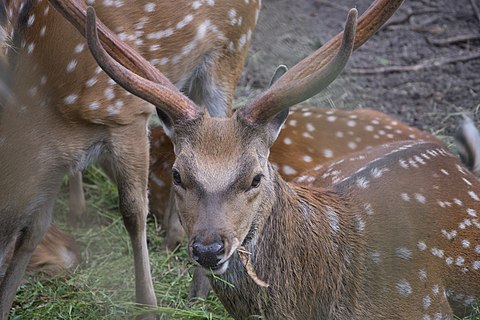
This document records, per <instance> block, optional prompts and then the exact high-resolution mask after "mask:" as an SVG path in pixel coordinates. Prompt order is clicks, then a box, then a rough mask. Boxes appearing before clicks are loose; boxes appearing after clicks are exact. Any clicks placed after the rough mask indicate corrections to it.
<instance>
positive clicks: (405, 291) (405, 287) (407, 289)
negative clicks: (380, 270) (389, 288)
mask: <svg viewBox="0 0 480 320" xmlns="http://www.w3.org/2000/svg"><path fill="white" fill-rule="evenodd" d="M396 286H397V289H398V292H399V293H400V294H401V295H402V296H405V297H407V296H409V295H410V294H411V293H412V286H411V285H410V283H408V281H407V280H405V279H401V280H400V281H398V282H397V285H396Z"/></svg>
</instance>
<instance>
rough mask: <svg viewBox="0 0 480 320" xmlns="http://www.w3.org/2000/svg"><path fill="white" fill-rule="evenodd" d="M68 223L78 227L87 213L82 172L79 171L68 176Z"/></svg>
mask: <svg viewBox="0 0 480 320" xmlns="http://www.w3.org/2000/svg"><path fill="white" fill-rule="evenodd" d="M68 189H69V191H68V205H69V208H70V213H69V215H68V223H69V224H70V225H71V226H72V227H75V228H78V227H79V226H80V224H81V223H82V221H83V216H84V215H85V208H86V206H85V194H84V193H83V183H82V173H81V172H80V171H79V172H77V173H75V174H73V175H71V176H70V177H69V178H68Z"/></svg>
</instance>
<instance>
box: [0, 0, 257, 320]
mask: <svg viewBox="0 0 480 320" xmlns="http://www.w3.org/2000/svg"><path fill="white" fill-rule="evenodd" d="M87 2H88V3H89V4H93V5H95V7H96V9H97V10H98V13H99V15H100V16H101V17H102V19H104V21H106V23H107V25H108V27H109V28H110V29H112V30H114V32H112V31H110V29H109V28H107V27H106V26H105V25H103V24H100V25H99V28H100V33H101V38H102V41H103V43H104V45H105V47H106V48H107V50H108V51H109V53H110V54H112V55H113V56H115V57H116V58H117V59H118V60H121V61H122V63H123V64H124V65H125V66H128V67H129V68H131V69H132V70H134V71H135V72H136V73H138V74H140V75H142V76H143V77H146V78H148V79H150V80H151V81H154V82H155V83H159V84H161V85H163V86H165V87H167V88H168V90H169V92H171V93H172V94H173V96H175V95H177V94H179V92H180V89H182V90H183V91H184V92H186V93H187V94H188V95H189V96H190V98H191V99H193V101H195V102H196V103H197V104H198V105H200V106H202V107H206V108H207V109H208V112H209V113H210V114H211V115H212V116H218V117H221V116H225V115H228V112H229V105H230V104H231V96H232V92H233V90H234V87H235V84H236V81H237V79H238V77H239V75H240V72H241V70H242V64H243V60H244V57H245V53H246V50H247V45H248V43H249V41H250V37H251V32H252V30H253V27H254V26H255V22H256V19H257V16H258V12H259V7H260V1H259V0H251V1H214V0H199V1H192V2H181V1H161V2H160V1H156V2H154V1H142V0H140V1H133V0H127V1H92V0H88V1H87ZM0 5H2V6H5V9H6V10H5V11H2V12H5V15H4V16H5V18H6V20H7V22H6V23H5V25H6V27H5V30H6V31H7V34H8V35H9V36H10V38H11V42H10V43H9V46H7V52H6V58H7V60H8V70H9V77H8V79H7V80H6V84H7V85H6V88H5V90H2V92H4V93H5V94H3V93H2V100H5V101H0V103H1V107H2V108H1V109H0V110H1V113H0V177H1V179H0V190H4V192H2V193H1V196H0V216H1V219H2V222H3V226H4V228H3V229H2V232H0V253H2V256H3V254H4V253H5V249H6V248H7V246H8V245H9V244H11V242H12V241H13V239H16V245H15V250H14V253H13V256H12V259H11V261H10V263H9V264H8V267H7V271H6V274H5V277H4V278H3V279H2V282H1V284H0V318H2V319H3V318H6V316H7V314H8V311H9V309H10V306H11V305H12V301H13V299H14V296H15V291H16V288H17V287H18V284H19V283H20V280H21V278H22V276H23V274H24V271H25V268H26V267H27V263H28V261H29V259H30V257H31V255H32V252H33V251H34V249H35V247H36V245H37V243H39V242H40V240H41V239H42V237H43V235H44V234H45V233H46V231H47V229H48V226H49V224H50V221H51V211H52V206H53V202H54V199H55V197H56V195H57V193H58V190H59V187H60V185H61V182H62V177H63V175H65V174H67V173H69V174H71V175H75V174H76V173H78V172H80V171H82V170H83V169H84V168H85V167H86V166H88V165H89V164H91V163H92V162H94V161H96V159H98V158H99V157H103V158H104V159H105V161H108V163H109V164H110V165H111V167H112V170H113V173H114V177H115V181H116V183H117V185H118V190H119V206H120V211H121V213H122V216H123V218H124V222H125V226H126V228H127V231H128V233H129V235H130V238H131V242H132V247H133V250H132V251H133V258H134V265H135V288H136V301H137V302H138V303H139V304H140V305H150V306H155V305H156V297H155V293H154V290H153V284H152V279H151V275H150V263H149V259H148V251H147V245H146V233H145V223H146V215H147V212H148V208H147V204H148V202H147V179H148V153H149V152H148V132H147V131H148V126H147V125H148V120H149V118H150V115H151V114H152V113H153V112H154V111H155V107H154V106H152V105H150V104H148V103H146V102H144V101H142V100H140V99H138V98H136V97H135V96H133V95H131V94H129V93H128V92H125V91H124V89H122V88H121V87H120V86H118V85H116V84H115V82H114V81H112V80H111V79H110V78H109V77H108V76H107V75H106V74H105V73H104V72H103V71H102V70H101V69H100V68H99V67H97V65H96V63H95V61H94V60H93V58H92V57H91V54H90V53H89V52H88V50H86V42H85V40H84V38H83V37H82V35H81V34H82V33H84V29H85V28H84V26H85V23H84V22H85V20H84V13H85V10H86V4H85V3H84V2H83V1H54V0H51V1H46V0H36V1H33V0H6V1H3V2H1V4H0ZM54 7H55V9H57V10H58V12H57V10H55V9H54ZM59 12H61V13H62V14H63V15H64V16H66V17H68V18H69V19H70V21H71V23H69V22H67V20H66V19H65V18H64V17H62V15H61V14H59ZM2 19H3V18H2ZM72 24H73V25H74V26H75V27H76V28H77V29H78V30H80V33H79V32H78V31H77V30H75V27H73V26H72ZM122 40H124V41H125V42H128V43H129V44H130V45H131V46H133V47H134V48H135V50H137V51H139V52H140V53H141V54H142V55H143V57H145V58H143V57H142V56H140V55H138V54H137V53H136V52H135V51H134V49H132V48H130V47H128V46H127V45H125V43H124V42H122ZM2 45H3V43H2ZM54 48H57V50H54ZM2 51H3V50H2ZM146 59H147V60H148V61H149V62H150V63H148V62H147V60H146ZM157 68H159V69H162V71H163V72H164V74H163V73H159V72H158V71H157ZM167 77H168V78H169V79H170V80H171V82H170V81H168V80H167ZM2 89H3V88H2ZM7 93H8V94H7ZM10 93H12V94H11V95H10ZM185 99H186V100H188V99H187V98H185ZM188 101H190V100H188ZM158 112H159V116H160V118H161V120H162V121H164V122H168V121H169V118H168V117H167V115H166V114H165V113H164V112H163V111H162V109H158ZM20 128H28V130H20ZM5 190H7V191H6V192H5ZM147 317H150V316H149V315H147Z"/></svg>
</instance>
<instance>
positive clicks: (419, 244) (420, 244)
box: [417, 241, 427, 251]
mask: <svg viewBox="0 0 480 320" xmlns="http://www.w3.org/2000/svg"><path fill="white" fill-rule="evenodd" d="M417 247H418V249H419V250H421V251H425V250H426V249H427V245H426V244H425V242H423V241H419V242H418V243H417Z"/></svg>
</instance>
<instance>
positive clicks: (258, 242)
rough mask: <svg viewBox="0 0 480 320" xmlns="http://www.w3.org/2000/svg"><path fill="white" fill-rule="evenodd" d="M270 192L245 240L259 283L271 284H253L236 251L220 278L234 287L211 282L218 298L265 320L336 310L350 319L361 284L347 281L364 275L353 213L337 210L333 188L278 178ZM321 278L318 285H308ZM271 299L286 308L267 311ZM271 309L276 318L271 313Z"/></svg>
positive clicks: (243, 313) (337, 199) (328, 314)
mask: <svg viewBox="0 0 480 320" xmlns="http://www.w3.org/2000/svg"><path fill="white" fill-rule="evenodd" d="M275 193H276V197H275V201H274V203H273V205H272V206H271V207H270V208H269V209H268V211H267V212H265V213H264V215H263V216H262V219H260V220H261V222H260V223H259V224H258V225H257V226H256V233H255V235H254V236H253V237H251V239H250V240H248V241H246V243H244V245H245V248H246V249H247V251H249V252H250V253H251V262H252V267H253V269H254V270H255V272H256V274H257V276H258V278H260V279H262V280H264V281H266V282H267V283H268V284H269V287H268V288H262V287H260V286H258V285H257V284H256V283H255V282H254V281H253V280H252V279H251V278H250V276H249V275H248V274H247V272H246V270H245V267H244V266H243V265H242V262H241V261H240V258H239V257H238V256H237V255H236V254H235V255H234V257H233V258H232V260H233V261H232V263H231V264H230V267H229V269H228V270H227V272H226V273H225V274H224V275H222V276H221V277H222V278H223V279H224V280H225V281H226V282H228V283H231V284H233V285H234V286H235V288H236V289H232V288H231V287H229V286H228V285H225V283H224V282H223V283H222V282H221V281H216V280H213V281H212V285H213V287H214V289H215V291H216V292H217V294H218V295H219V297H220V299H221V300H222V302H223V303H224V304H225V305H226V307H227V309H229V311H230V312H232V315H233V314H236V315H235V316H236V317H239V318H243V317H246V316H248V315H252V314H257V315H262V313H263V315H264V316H265V317H266V318H267V319H272V318H275V319H276V318H278V317H283V318H289V317H293V318H315V317H318V316H319V315H324V316H325V317H327V318H328V317H331V316H332V314H333V313H334V312H337V313H338V309H339V308H343V309H344V312H346V313H345V315H352V314H354V313H355V312H356V311H355V310H354V309H355V308H356V304H355V303H354V302H355V300H356V299H357V296H358V293H359V292H360V285H361V281H352V279H354V278H357V279H358V278H359V277H361V275H362V273H363V271H364V270H360V269H359V268H358V267H357V266H359V265H362V264H361V263H359V261H358V260H360V259H363V258H364V256H365V254H364V248H365V246H364V243H363V239H362V238H361V237H358V235H357V234H356V232H355V230H354V222H353V221H354V219H353V218H352V217H353V216H354V215H355V213H354V212H352V211H350V210H348V209H347V208H343V207H339V206H338V205H336V204H338V203H341V201H340V200H342V201H344V200H345V199H341V198H342V197H343V195H341V194H337V193H336V192H334V191H333V190H326V189H317V190H307V189H305V188H302V187H300V186H296V185H294V184H289V183H287V182H285V181H283V180H282V179H281V178H280V176H278V175H276V178H275ZM327 203H328V204H329V205H327ZM332 204H333V205H332ZM313 234H315V237H313V236H312V235H313ZM319 277H320V278H321V281H322V282H323V284H322V285H318V284H319V282H318V281H314V282H312V281H311V279H318V278H319ZM312 283H315V285H312ZM347 284H348V285H347ZM273 296H274V297H275V299H274V300H276V301H279V300H281V301H282V303H280V304H279V305H283V306H286V307H287V308H286V309H285V310H283V309H282V310H278V309H276V308H274V307H272V306H271V305H270V300H269V297H273ZM292 297H294V298H292ZM312 297H315V298H312ZM305 303H307V304H308V303H312V305H308V306H307V305H305ZM238 305H242V306H245V305H246V306H249V308H247V309H248V310H247V309H243V307H242V308H240V309H239V308H238ZM300 305H301V307H300ZM235 306H236V307H235ZM277 306H278V305H277ZM271 307H272V308H271ZM271 310H276V312H277V313H275V314H269V312H271ZM278 312H280V313H278ZM320 318H321V317H320Z"/></svg>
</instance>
